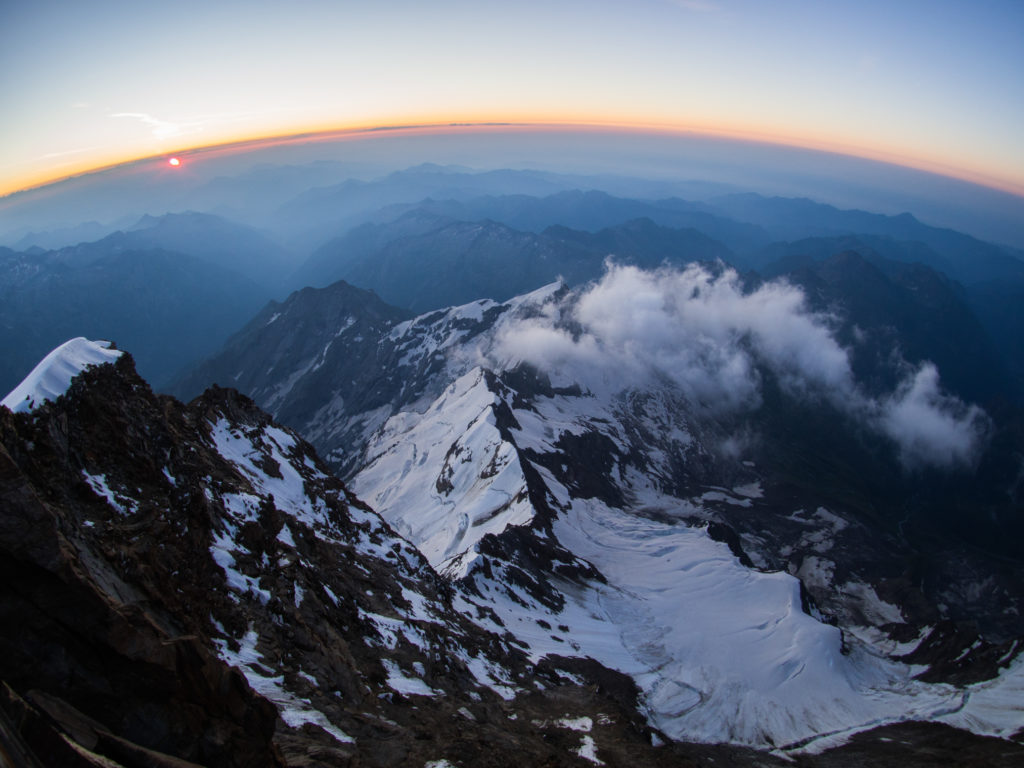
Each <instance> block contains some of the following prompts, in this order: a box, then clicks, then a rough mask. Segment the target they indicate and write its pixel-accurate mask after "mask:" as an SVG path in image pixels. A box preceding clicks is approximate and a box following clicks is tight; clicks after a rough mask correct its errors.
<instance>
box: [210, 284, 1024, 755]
mask: <svg viewBox="0 0 1024 768" xmlns="http://www.w3.org/2000/svg"><path fill="white" fill-rule="evenodd" d="M332 294H344V295H345V296H347V297H349V302H348V303H347V304H345V305H344V306H345V307H346V308H345V309H344V311H341V310H339V309H338V308H337V307H338V306H339V305H338V304H337V303H335V302H333V301H331V300H329V297H330V296H331V295H332ZM358 295H359V292H357V291H356V290H355V289H353V288H351V287H350V286H345V285H344V284H338V285H335V286H332V287H331V288H329V289H324V291H323V292H319V291H310V290H307V291H304V292H302V293H300V294H295V295H293V296H292V297H290V298H289V300H288V301H286V302H284V303H283V304H282V305H278V306H274V307H270V308H268V309H267V310H266V311H265V312H264V313H263V315H266V316H263V315H261V316H258V317H257V318H256V319H255V320H254V321H253V322H252V323H251V324H250V325H249V326H248V327H247V328H246V329H245V330H244V331H243V332H242V333H241V334H239V336H238V337H236V341H235V343H234V344H233V345H231V346H229V348H228V349H227V350H226V351H225V353H224V354H223V355H222V356H221V357H220V358H219V359H215V360H213V361H211V362H210V363H208V364H207V366H206V368H204V369H203V371H202V372H201V373H202V376H206V377H208V378H211V379H214V380H220V379H218V378H217V377H218V376H219V374H220V373H221V372H226V371H229V370H230V371H231V373H230V374H229V375H230V376H231V377H233V379H234V381H236V382H245V381H251V382H253V385H254V386H253V388H252V389H251V390H250V391H251V392H254V393H255V397H256V398H257V401H259V402H263V403H265V404H266V405H267V407H269V408H270V409H271V410H272V412H275V413H276V414H277V416H278V417H279V418H282V419H284V420H286V421H287V422H288V423H290V424H292V425H293V426H294V427H296V428H297V429H298V430H299V431H300V432H301V433H302V434H304V435H306V436H307V437H308V438H309V439H311V441H312V442H313V443H314V444H315V445H317V447H318V449H319V450H320V451H322V452H323V453H324V455H326V457H327V459H328V462H329V463H330V464H331V465H332V466H333V467H334V468H335V469H336V470H338V471H340V472H342V473H343V474H344V475H345V476H346V477H348V478H349V479H350V483H351V487H352V488H353V490H354V491H355V493H356V494H357V495H358V496H359V497H360V498H363V499H364V500H365V501H366V502H367V503H368V504H369V505H370V506H371V507H373V508H374V509H376V510H377V511H378V512H380V513H381V514H382V516H383V517H384V518H385V519H387V520H388V521H389V523H390V524H391V525H392V526H393V527H394V528H395V530H396V531H397V532H398V533H399V534H401V535H402V536H404V537H405V538H407V539H408V540H409V541H410V542H412V543H413V544H415V545H416V547H417V548H418V549H419V550H420V551H421V552H422V553H423V555H424V556H425V557H426V558H427V559H428V560H429V562H430V563H431V565H432V566H433V567H434V568H436V569H437V570H439V571H440V572H441V573H443V574H444V575H446V576H447V577H448V578H450V579H452V580H453V581H454V584H455V585H456V588H457V598H456V605H457V607H459V608H460V609H461V610H462V611H463V612H464V613H465V614H466V615H468V616H472V617H474V618H475V620H476V621H478V622H480V623H481V625H482V626H484V627H485V628H487V629H490V630H492V631H495V632H499V633H509V635H510V636H511V637H512V638H514V639H515V641H516V643H517V645H518V647H521V648H523V650H524V651H525V652H526V653H527V655H528V656H529V658H530V659H531V660H532V661H534V662H536V663H539V664H542V663H544V661H545V660H550V659H560V660H563V661H565V660H568V662H566V663H571V664H574V665H576V666H577V667H578V668H579V669H581V670H586V669H588V666H587V665H593V664H594V662H597V664H598V665H599V667H600V668H604V669H606V670H614V671H615V672H617V673H620V674H622V675H625V676H626V677H627V678H628V679H629V680H630V681H631V684H630V685H631V687H632V688H633V694H632V697H633V698H632V700H633V701H634V702H635V706H636V708H637V711H639V712H641V713H642V714H643V715H644V717H645V718H646V720H647V722H648V723H649V724H651V725H652V726H654V727H656V728H657V729H658V730H659V731H660V732H661V733H662V734H664V735H666V736H668V737H670V738H672V739H677V740H680V741H683V742H706V743H719V742H726V743H732V744H741V745H748V746H753V747H756V748H758V749H773V748H774V749H783V750H786V751H787V752H788V753H790V754H793V753H798V752H800V751H805V752H806V751H810V752H814V751H818V750H823V749H826V748H828V747H829V746H831V745H834V744H835V743H837V742H842V741H843V740H844V739H846V738H849V737H851V736H852V735H853V734H855V733H857V732H859V731H865V730H872V732H873V733H874V734H875V736H874V737H873V738H878V739H882V738H889V737H888V736H882V735H881V734H883V733H886V732H887V731H886V730H885V727H886V726H887V724H905V723H907V722H917V721H928V722H932V723H945V724H948V725H952V726H955V727H957V728H962V729H966V730H968V731H972V732H974V733H978V734H986V735H991V736H999V737H1004V738H1007V737H1011V736H1013V735H1014V734H1015V733H1018V732H1019V730H1020V729H1021V727H1022V726H1024V721H1022V719H1021V712H1020V711H1019V709H1016V708H1015V707H1016V705H1013V704H1012V703H1010V702H1012V701H1013V700H1014V698H1015V697H1016V696H1017V694H1018V693H1019V691H1020V686H1021V681H1022V674H1024V673H1022V669H1024V668H1022V667H1021V663H1020V661H1019V660H1018V657H1017V652H1018V650H1019V648H1020V643H1019V642H1018V640H1017V638H1019V636H1020V635H1021V633H1022V628H1021V626H1020V623H1019V619H1018V618H1016V617H1019V616H1020V613H1019V610H1020V609H1021V607H1022V606H1020V605H1019V602H1020V596H1021V594H1022V590H1021V584H1020V576H1019V573H1017V572H1014V571H1013V569H1006V568H1000V567H998V566H996V565H994V563H995V559H994V558H993V557H991V556H988V555H986V554H985V553H983V552H977V551H973V550H971V549H969V548H965V547H958V546H957V545H956V543H955V542H952V541H950V540H947V539H942V540H941V541H938V543H937V542H936V541H935V539H936V537H937V536H938V534H935V535H933V536H932V538H931V539H928V537H927V536H925V535H920V536H917V535H916V534H917V533H918V532H917V531H915V530H914V529H913V526H912V525H909V524H908V525H906V526H905V525H903V524H904V523H907V520H901V519H900V518H899V517H895V518H894V517H890V515H894V514H896V513H897V512H899V511H900V510H901V509H903V506H904V505H905V504H906V503H908V502H907V499H908V498H915V499H918V500H919V499H920V498H921V495H922V494H924V495H925V497H926V498H929V497H927V493H928V490H927V488H923V487H922V484H923V483H925V482H927V481H928V480H929V478H934V477H939V476H945V475H947V474H948V475H952V476H956V475H957V473H962V474H966V475H969V474H970V467H971V466H972V463H974V462H977V461H978V456H979V455H980V454H981V453H982V452H984V450H985V445H986V443H985V441H986V434H987V432H986V430H987V423H988V422H987V416H986V414H984V413H983V412H982V411H980V409H978V408H977V407H975V406H971V405H970V404H967V403H963V402H960V401H959V400H957V399H956V398H954V397H952V396H950V395H948V394H946V393H944V392H943V391H942V389H941V383H940V379H939V377H938V374H937V372H936V370H935V368H934V366H932V367H929V366H928V365H927V364H922V365H920V366H918V367H917V368H914V367H913V366H907V365H905V366H904V367H903V369H902V370H903V379H902V381H901V382H900V384H899V385H898V387H897V388H896V389H895V390H893V391H891V392H888V393H883V394H881V395H879V394H877V393H875V392H873V391H868V390H866V389H865V388H863V387H862V386H861V385H860V384H859V382H858V381H857V380H856V379H855V377H854V375H853V373H852V370H851V367H850V358H849V354H848V351H847V350H846V349H844V348H843V347H842V346H840V345H839V344H838V343H837V342H836V340H835V338H834V337H833V335H832V332H831V325H830V318H829V317H828V316H827V315H824V314H819V313H814V312H812V311H811V310H809V309H808V307H807V305H806V303H805V302H804V301H803V298H802V295H801V293H800V291H799V290H797V289H795V288H793V287H792V286H789V285H788V284H784V283H765V284H763V285H761V286H760V287H758V288H757V289H756V290H752V291H748V290H746V289H744V288H743V287H742V284H741V281H739V280H738V278H737V277H736V276H735V275H734V274H733V273H731V272H729V271H728V270H725V271H721V272H720V273H718V274H715V273H713V272H711V271H709V270H707V269H705V268H700V267H693V268H690V269H688V270H686V271H683V272H668V271H665V272H661V273H657V274H655V275H653V276H652V275H651V274H650V273H643V272H640V271H639V270H635V269H632V268H612V270H611V271H610V272H609V274H608V275H607V276H606V278H605V279H604V280H602V281H601V282H600V283H598V284H597V285H594V286H590V287H588V288H585V289H582V290H577V291H570V290H568V289H567V288H566V287H565V286H564V285H561V284H557V283H556V284H553V285H551V286H548V287H547V288H544V289H542V290H539V291H536V292H534V293H532V294H528V295H526V296H522V297H519V298H517V299H514V300H511V301H509V302H505V303H501V304H499V303H495V302H493V301H480V302H474V303H471V304H467V305H464V306H461V307H456V308H451V309H448V310H442V311H438V312H433V313H429V314H427V315H423V316H420V317H417V318H413V319H404V320H403V319H399V317H397V316H392V317H387V318H383V319H382V320H381V321H380V322H379V323H378V324H377V325H376V333H375V335H368V334H367V333H363V332H360V333H359V334H354V333H351V334H350V332H349V330H348V329H349V328H354V327H356V325H357V324H360V323H365V318H364V317H363V315H362V313H361V309H360V305H359V303H358V302H355V301H353V300H351V297H353V296H358ZM326 306H331V307H333V309H332V310H331V311H332V312H335V313H338V314H340V315H344V317H340V316H339V317H336V318H334V319H333V320H332V321H331V322H321V320H322V318H323V317H324V315H323V309H322V307H326ZM318 308H319V309H318ZM375 311H376V312H377V315H375V316H379V315H380V313H381V311H382V310H380V309H379V308H378V309H377V310H375ZM321 325H322V326H323V328H324V331H323V333H322V334H321V335H318V336H316V337H315V338H309V334H308V329H310V328H314V327H320V326H321ZM360 327H363V328H365V327H367V326H366V325H365V324H364V325H361V326H360ZM289 329H290V330H289ZM271 334H275V335H276V336H275V338H278V339H279V341H278V342H276V343H269V339H270V335H271ZM284 339H289V340H290V341H288V342H285V341H281V340H284ZM332 339H337V340H336V341H331V340H332ZM299 346H302V348H304V349H310V350H312V353H311V354H306V355H295V356H293V357H291V358H286V357H285V355H283V354H282V353H281V351H280V350H283V349H289V350H290V349H295V348H297V347H299ZM243 350H245V351H246V354H248V355H250V357H249V358H247V359H246V361H245V362H246V364H245V365H244V366H238V363H239V362H240V361H241V359H242V358H241V354H242V351H243ZM259 350H266V351H267V354H265V355H261V353H260V352H259ZM355 370H358V371H359V376H360V379H359V380H360V382H366V383H371V384H372V385H371V386H365V385H364V386H360V387H357V386H356V384H355V381H354V376H353V375H352V374H353V372H354V371H355ZM268 372H273V373H272V375H268ZM314 376H315V378H314ZM200 378H201V377H200ZM222 381H227V380H226V379H224V380H222ZM314 381H315V382H316V387H315V388H314V386H313V382H314ZM285 388H286V389H287V390H288V393H287V395H282V394H281V393H282V392H283V391H284V389H285ZM314 392H315V394H314ZM356 392H359V393H360V394H358V395H356ZM271 398H279V400H272V399H271ZM278 402H279V403H280V405H279V406H278V407H277V408H276V409H275V404H276V403H278ZM285 404H286V405H285ZM922 428H924V429H927V430H929V431H928V432H927V434H923V433H921V432H920V429H922ZM929 473H932V474H929ZM936 473H938V474H936ZM940 490H941V489H940ZM915 494H916V496H915ZM915 536H916V537H915ZM968 620H973V621H975V622H976V624H975V629H976V628H977V627H978V626H980V627H981V628H982V629H984V630H985V632H986V633H987V635H988V637H989V638H990V639H985V638H983V637H980V636H978V635H977V633H976V631H974V630H972V629H971V627H970V626H968V625H967V624H966V623H965V622H967V621H968ZM581 674H582V672H581ZM888 727H890V728H897V729H900V728H904V729H905V728H908V727H909V726H906V725H889V726H888ZM877 729H881V730H877ZM912 742H913V738H911V739H910V741H909V742H908V743H912Z"/></svg>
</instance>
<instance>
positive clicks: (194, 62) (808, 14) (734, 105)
mask: <svg viewBox="0 0 1024 768" xmlns="http://www.w3.org/2000/svg"><path fill="white" fill-rule="evenodd" d="M1022 73H1024V2H1021V0H970V1H967V0H965V1H960V0H896V1H894V0H885V1H884V2H875V0H858V1H857V2H837V1H829V2H824V1H821V0H813V1H811V0H773V1H772V2H768V1H767V0H630V1H629V2H625V1H624V0H620V1H618V2H613V1H612V0H586V1H585V2H584V1H583V0H579V1H577V0H545V1H544V2H535V1H534V0H518V1H517V2H502V3H498V2H488V1H487V0H475V1H474V2H469V1H468V0H465V1H463V0H435V2H430V3H427V2H412V1H411V0H410V1H407V0H378V2H375V3H368V2H365V1H364V0H360V1H359V2H350V1H349V0H335V1H334V2H329V1H328V0H291V2H271V1H269V0H226V1H221V2H216V1H213V2H211V0H179V2H177V3H173V4H171V3H165V2H152V1H150V0H128V1H125V0H78V1H77V2H70V1H69V0H32V2H20V3H17V2H5V3H3V4H2V9H0V108H2V111H3V120H2V121H0V194H3V193H6V192H10V191H13V190H15V189H18V188H22V187H24V186H28V185H30V184H34V183H39V182H41V181H43V180H46V179H52V178H55V177H59V176H63V175H67V174H70V173H76V172H79V171H82V170H85V169H87V168H92V167H97V166H101V165H107V164H111V163H114V162H119V161H122V160H127V159H131V158H136V157H141V156H147V155H153V154H159V153H164V152H172V151H174V150H177V149H182V148H186V147H192V146H200V145H208V144H212V143H219V142H224V141H230V140H236V139H240V138H251V137H255V136H266V135H275V134H282V133H291V132H297V131H306V130H316V129H329V128H345V127H355V126H362V127H366V126H375V125H391V124H407V123H448V122H477V121H514V122H518V121H527V122H533V121H539V122H581V123H593V122H597V123H613V124H630V125H632V124H645V125H659V126H666V127H674V128H679V129H683V130H698V131H710V132H726V133H728V134H730V135H739V136H749V137H752V138H760V139H774V140H779V141H783V142H787V143H794V144H799V145H805V146H812V147H818V148H826V149H835V150H840V151H848V152H851V153H855V154H863V155H867V156H870V157H875V158H880V159H886V160H890V161H893V162H900V163H907V164H912V165H916V166H918V167H925V168H929V169H932V170H939V171H943V172H947V173H951V174H954V175H959V176H962V177H966V178H971V179H973V180H976V181H982V182H984V183H989V184H993V185H997V186H1000V187H1002V188H1004V189H1009V190H1011V191H1015V192H1017V193H1018V194H1024V142H1022V141H1021V136H1022V135H1024V76H1022Z"/></svg>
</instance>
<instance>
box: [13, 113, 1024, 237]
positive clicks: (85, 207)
mask: <svg viewBox="0 0 1024 768" xmlns="http://www.w3.org/2000/svg"><path fill="white" fill-rule="evenodd" d="M423 162H431V163H437V164H441V165H448V164H454V165H458V166H464V167H467V168H471V169H475V170H478V171H487V170H495V169H502V168H509V169H516V170H539V171H551V172H555V173H560V174H571V175H572V176H570V177H568V178H566V179H562V180H559V183H558V185H555V184H551V185H550V186H548V187H544V186H543V184H544V182H543V181H542V180H539V181H537V182H535V183H534V184H533V185H532V186H530V187H529V188H527V187H514V186H513V187H500V188H499V187H494V188H493V189H491V190H490V192H491V193H497V194H507V193H510V192H517V191H518V192H523V193H528V194H550V193H552V192H556V191H559V190H561V189H573V188H576V189H602V190H605V191H608V192H610V193H612V194H617V195H621V196H627V197H641V198H649V199H650V198H664V197H672V196H678V197H682V198H685V199H702V198H707V197H711V196H713V195H716V194H722V193H726V192H733V191H754V192H758V193H761V194H767V195H780V196H785V197H810V198H812V199H814V200H817V201H820V202H825V203H830V204H832V205H835V206H837V207H840V208H860V209H864V210H868V211H872V212H877V213H886V214H899V213H903V212H906V211H909V212H912V213H913V214H914V215H915V216H917V217H918V218H920V219H921V220H922V221H924V222H925V223H928V224H931V225H933V226H939V227H952V228H954V229H959V230H962V231H965V232H968V233H970V234H972V235H975V236H976V237H980V238H983V239H986V240H992V241H995V242H1000V243H1006V244H1009V245H1012V246H1015V247H1017V248H1024V198H1021V197H1018V196H1016V195H1011V194H1009V193H1006V192H1000V191H999V190H995V189H992V188H990V187H983V186H978V185H975V184H971V183H969V182H964V181H960V180H957V179H953V178H951V177H948V176H939V175H935V174H932V173H927V172H922V171H915V170H912V169H909V168H906V167H901V166H895V165H891V164H886V163H880V162H876V161H869V160H863V159H859V158H854V157H850V156H845V155H837V154H833V153H826V152H820V151H814V150H805V149H796V148H792V147H784V146H779V145H773V144H766V143H758V142H750V141H740V140H733V139H713V138H708V137H701V136H693V135H690V136H685V135H683V136H681V135H678V134H674V133H665V132H651V131H635V130H634V131H626V130H612V129H588V130H580V129H568V128H547V129H541V128H513V127H501V126H492V127H448V128H437V129H429V130H427V129H419V130H414V129H403V130H388V131H376V132H367V133H362V134H353V135H346V136H341V137H335V138H332V139H316V140H314V139H309V140H300V141H292V142H284V143H275V142H267V143H259V144H256V145H252V146H246V147H238V148H227V149H218V150H204V151H199V152H193V153H186V154H183V155H182V165H181V166H180V167H178V168H172V167H170V166H169V165H168V164H167V162H166V160H165V159H163V158H156V159H152V160H147V161H140V162H137V163H134V164H129V165H125V166H121V167H118V168H114V169H110V170H107V171H103V172H100V173H94V174H88V175H84V176H81V177H78V178H75V179H71V180H68V181H65V182H63V183H60V184H54V185H50V186H48V187H43V188H40V189H37V190H31V191H26V192H21V193H17V194H15V195H10V196H8V197H6V198H3V199H0V245H14V244H15V243H16V242H17V241H18V239H19V238H20V237H21V236H23V235H25V234H27V233H29V232H32V231H45V230H53V229H57V228H61V227H75V226H76V225H78V224H81V223H82V222H89V221H96V222H100V223H102V224H104V225H108V226H107V227H106V231H112V230H113V229H115V228H123V227H125V226H130V225H132V224H134V222H135V221H136V220H137V219H138V217H139V216H141V215H143V214H147V213H148V214H152V215H154V216H157V215H160V214H162V213H167V212H179V211H186V210H198V211H209V212H216V213H221V214H223V215H226V216H228V217H229V218H231V219H233V220H236V221H240V222H243V223H246V224H249V225H251V226H255V227H258V228H260V229H265V228H268V227H272V226H273V221H274V220H275V217H278V216H280V215H281V212H280V211H279V210H278V209H279V207H280V206H283V205H285V204H287V203H289V201H291V200H292V199H293V198H295V197H296V196H297V195H300V194H302V193H304V192H305V191H306V190H307V189H308V188H309V187H312V186H329V185H332V184H339V183H341V182H343V181H344V180H345V179H349V178H354V179H363V180H371V179H376V178H381V177H382V176H384V175H385V174H388V173H391V172H394V171H399V170H401V169H405V168H408V167H410V166H412V165H417V164H419V163H423ZM694 182H696V183H694ZM538 184H539V185H540V186H538ZM543 189H547V192H546V193H545V192H542V191H541V190H543ZM407 192H408V195H410V196H407V197H403V198H402V201H403V202H416V201H417V200H419V199H420V198H422V197H424V196H426V194H427V193H426V192H423V193H420V194H419V195H418V196H417V195H416V192H415V185H413V187H411V188H408V189H407ZM485 193H488V192H485V191H481V192H480V194H485ZM431 194H434V193H431ZM387 202H396V201H395V200H389V201H387ZM366 204H367V206H369V208H371V209H372V208H373V207H374V203H373V201H372V200H368V201H367V203H366ZM383 204H385V202H380V203H378V204H377V205H378V207H379V205H383ZM283 210H284V211H285V216H286V218H287V217H294V215H295V214H294V212H293V213H287V211H288V210H289V209H287V208H286V209H283ZM370 212H372V211H371V210H367V211H365V213H370ZM338 216H339V218H340V219H343V218H344V215H343V212H341V211H339V213H338ZM71 242H72V241H70V240H69V241H68V243H69V244H70V243H71ZM74 242H77V240H75V241H74ZM311 245H320V243H313V244H311Z"/></svg>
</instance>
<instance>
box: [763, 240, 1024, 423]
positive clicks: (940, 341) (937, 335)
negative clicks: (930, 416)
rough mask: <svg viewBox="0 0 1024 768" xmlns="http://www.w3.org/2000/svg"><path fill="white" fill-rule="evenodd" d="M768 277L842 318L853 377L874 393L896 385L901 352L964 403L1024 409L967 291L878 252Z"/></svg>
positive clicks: (797, 260) (812, 259) (806, 260)
mask: <svg viewBox="0 0 1024 768" xmlns="http://www.w3.org/2000/svg"><path fill="white" fill-rule="evenodd" d="M804 243H807V244H810V245H813V246H816V247H830V246H831V245H832V244H833V243H836V244H838V243H842V244H851V245H855V244H857V241H856V240H852V241H849V242H848V241H846V240H845V239H841V240H839V241H838V243H837V241H835V240H831V239H828V240H813V241H803V242H802V243H801V244H793V245H799V246H802V245H803V244H804ZM795 250H797V252H806V251H802V250H800V249H795ZM819 253H821V251H819ZM764 274H765V275H766V276H768V277H775V276H778V275H785V276H786V277H787V278H788V279H789V280H791V281H793V282H795V283H797V284H799V285H801V286H803V288H804V289H805V291H806V294H807V296H808V298H809V299H810V300H811V301H812V302H813V304H814V305H815V306H816V307H818V308H819V309H822V310H825V311H830V312H832V313H834V314H835V315H836V316H837V318H838V319H839V320H840V321H841V323H842V330H841V331H840V338H841V339H842V341H843V343H844V344H845V345H846V346H847V347H848V348H849V349H850V350H851V351H852V353H853V356H852V360H853V365H854V369H855V371H856V372H857V374H858V376H859V377H861V378H862V379H863V380H864V381H866V382H871V386H872V388H873V389H874V390H875V391H882V390H887V389H891V388H892V387H893V386H894V385H895V383H896V380H897V378H898V376H899V372H898V371H896V370H894V369H893V367H892V364H891V363H892V359H891V358H892V354H893V350H899V353H900V354H901V355H902V356H903V357H904V358H905V359H906V361H907V362H910V363H920V362H923V361H926V360H930V361H932V362H933V363H935V364H936V365H937V366H938V369H939V372H940V374H941V376H942V380H943V383H944V384H945V386H946V387H948V388H949V389H950V390H952V391H953V392H956V393H957V394H958V395H959V396H960V397H962V398H964V399H965V400H968V401H972V402H978V403H987V402H990V401H991V400H993V399H994V398H999V397H1003V398H1011V399H1017V400H1019V401H1022V402H1024V391H1022V390H1019V389H1017V388H1015V386H1014V384H1013V382H1012V381H1011V379H1010V377H1009V374H1008V370H1007V367H1006V364H1005V362H1004V361H1003V359H1002V355H1001V353H1000V350H999V348H998V347H997V345H996V343H994V341H993V339H992V337H990V335H989V333H988V332H987V331H986V329H985V327H984V326H983V325H982V323H981V322H980V321H979V319H978V317H977V316H976V315H975V313H974V311H973V310H972V308H971V306H970V305H969V303H968V294H967V292H966V291H965V290H964V288H963V286H961V285H960V284H959V283H956V282H954V281H952V280H950V279H949V278H948V277H946V276H945V275H943V274H942V273H940V272H937V271H935V270H934V269H931V268H929V267H927V266H925V265H924V264H919V263H909V264H908V263H903V262H897V261H892V260H890V259H886V258H883V257H882V256H880V255H878V254H877V253H875V252H873V251H867V254H866V255H862V254H861V253H858V252H857V251H843V252H841V253H836V254H835V255H832V256H830V257H829V258H825V259H822V260H819V259H818V258H817V254H815V255H813V256H811V255H808V256H805V257H800V256H787V257H785V258H783V259H782V260H780V261H778V262H776V263H775V264H771V265H769V266H768V267H767V268H765V270H764Z"/></svg>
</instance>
